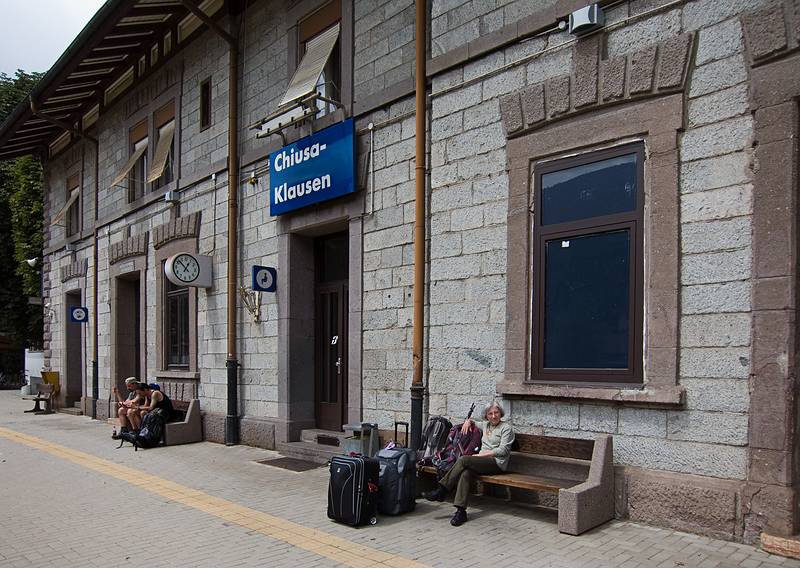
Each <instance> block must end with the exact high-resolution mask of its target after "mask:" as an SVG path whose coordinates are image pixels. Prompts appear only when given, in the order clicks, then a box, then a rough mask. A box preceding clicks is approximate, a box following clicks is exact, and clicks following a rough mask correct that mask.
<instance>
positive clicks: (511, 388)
mask: <svg viewBox="0 0 800 568" xmlns="http://www.w3.org/2000/svg"><path fill="white" fill-rule="evenodd" d="M497 393H498V394H502V395H504V396H509V397H525V398H542V399H554V398H558V399H566V400H596V401H609V402H621V403H637V404H656V405H662V406H681V405H682V404H683V398H684V396H683V395H684V389H683V387H681V386H671V387H667V386H656V385H644V386H643V388H625V387H618V386H615V387H588V386H575V385H543V384H532V383H498V385H497Z"/></svg>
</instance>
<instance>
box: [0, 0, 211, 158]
mask: <svg viewBox="0 0 800 568" xmlns="http://www.w3.org/2000/svg"><path fill="white" fill-rule="evenodd" d="M191 1H192V2H193V3H194V4H196V5H199V7H200V8H201V9H202V10H203V11H204V12H205V13H206V14H207V15H209V16H211V17H219V16H220V15H221V14H222V13H223V12H225V11H224V10H222V9H221V8H222V7H223V6H224V5H225V4H226V0H203V1H201V0H191ZM203 29H204V26H203V25H202V22H201V21H200V19H199V18H197V17H196V16H194V15H192V14H191V13H190V11H189V10H188V9H187V8H186V6H185V3H184V0H106V3H105V4H103V6H102V7H101V8H100V9H99V10H98V11H97V13H96V14H95V15H94V17H93V18H92V19H91V20H90V21H89V23H88V24H86V26H85V27H84V28H83V30H82V31H81V33H80V34H78V36H77V37H76V38H75V39H74V40H73V41H72V43H71V44H70V45H69V47H68V48H67V49H66V51H65V52H64V53H63V54H62V55H61V57H59V58H58V61H56V62H55V64H54V65H53V66H52V67H51V68H50V70H49V71H48V72H47V73H46V74H45V75H44V77H42V79H41V80H40V81H39V83H38V84H37V85H36V87H34V89H33V91H32V92H31V93H30V97H29V98H27V99H25V100H24V101H22V102H21V103H20V104H19V105H17V107H16V108H15V109H14V110H13V111H12V112H11V114H10V115H9V116H8V117H7V118H6V120H5V121H4V122H3V123H2V124H0V160H3V159H7V158H15V157H17V156H23V155H26V154H33V153H39V154H45V155H46V153H47V150H48V148H50V147H51V145H53V144H54V142H56V141H57V140H58V139H59V138H60V137H61V136H62V135H63V134H64V132H65V130H64V126H65V125H68V126H70V127H71V128H72V129H73V130H74V131H81V130H85V129H86V128H88V127H90V126H91V125H92V124H93V123H94V122H95V121H96V120H97V117H98V116H99V114H101V113H102V109H104V108H105V107H106V106H108V105H110V104H112V103H114V102H115V101H117V100H119V98H120V97H121V96H122V95H123V94H125V93H127V92H128V91H129V90H130V89H131V88H132V87H133V86H134V85H135V84H137V83H138V82H139V81H140V80H141V79H143V78H144V77H145V76H147V75H149V74H150V73H151V72H152V71H154V70H156V69H158V68H160V67H161V66H162V65H163V64H164V63H165V62H166V61H167V60H169V59H170V58H171V57H172V56H173V55H174V54H175V53H177V51H178V50H179V49H180V47H182V45H185V44H187V43H189V41H190V40H191V39H193V38H194V37H195V35H197V34H198V33H201V32H202V30H203ZM53 119H54V120H53ZM66 145H68V144H66ZM66 145H63V144H58V145H57V146H56V147H57V148H58V149H61V148H63V147H65V146H66Z"/></svg>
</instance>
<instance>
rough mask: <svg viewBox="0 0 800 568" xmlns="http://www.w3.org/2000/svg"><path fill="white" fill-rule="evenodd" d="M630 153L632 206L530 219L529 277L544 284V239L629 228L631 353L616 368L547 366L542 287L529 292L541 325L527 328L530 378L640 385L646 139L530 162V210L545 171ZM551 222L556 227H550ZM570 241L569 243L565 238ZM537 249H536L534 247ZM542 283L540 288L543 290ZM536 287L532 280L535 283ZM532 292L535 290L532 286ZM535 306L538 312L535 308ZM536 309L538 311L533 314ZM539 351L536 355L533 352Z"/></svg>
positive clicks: (537, 206)
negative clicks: (575, 215)
mask: <svg viewBox="0 0 800 568" xmlns="http://www.w3.org/2000/svg"><path fill="white" fill-rule="evenodd" d="M628 155H634V156H635V157H636V161H635V163H634V170H635V173H634V175H635V179H636V185H637V187H636V191H635V194H634V195H635V201H634V206H633V208H631V209H628V210H625V211H617V212H614V213H601V214H596V215H587V216H585V217H581V218H579V219H567V220H563V219H562V220H556V221H552V222H551V223H550V224H549V227H547V226H543V225H542V224H539V225H538V227H537V225H536V223H535V222H532V223H531V244H532V252H531V268H530V270H531V282H535V278H536V274H537V273H538V274H540V275H541V278H542V280H540V282H542V284H543V283H544V282H545V281H546V279H547V276H546V274H545V272H546V270H545V268H546V263H545V261H544V253H543V251H544V247H545V243H547V242H548V241H551V240H552V239H556V240H560V239H573V238H578V237H579V236H583V237H588V236H590V235H599V234H603V233H604V232H605V231H607V230H608V226H609V225H612V224H613V225H614V226H615V229H614V230H617V231H618V230H621V229H623V228H624V230H626V231H628V234H629V236H630V238H631V243H630V244H629V246H628V249H627V250H628V253H629V254H630V256H629V258H628V262H629V267H632V268H633V274H632V277H631V273H630V272H629V280H628V283H629V285H630V290H629V291H628V294H627V297H628V302H626V304H628V305H629V304H630V303H631V301H633V302H634V304H633V309H632V310H630V311H629V313H628V317H627V323H628V325H629V335H628V341H627V342H626V343H627V346H628V349H629V350H630V351H629V353H630V355H629V357H630V358H627V357H626V359H627V360H628V363H627V364H626V365H625V367H624V368H616V369H599V368H587V369H580V370H578V369H575V370H566V371H565V369H559V368H549V367H545V365H544V362H543V359H544V353H543V349H544V345H545V342H546V340H545V338H544V333H543V332H544V330H545V328H544V327H543V323H544V322H543V320H544V318H545V313H544V310H545V305H544V303H545V297H546V296H547V293H546V292H544V291H543V292H542V293H540V294H538V296H537V294H533V293H532V294H531V296H532V298H531V323H532V325H535V326H537V327H539V328H540V329H541V331H542V333H541V334H539V336H538V337H537V334H534V333H533V332H531V333H530V334H529V341H530V350H531V354H532V355H531V357H532V361H531V368H530V375H529V376H530V377H531V379H530V381H531V382H535V383H550V382H555V383H556V384H564V383H563V381H561V380H560V379H559V377H564V376H567V377H569V378H568V381H569V383H570V384H579V385H581V386H594V385H598V384H599V386H608V385H610V384H614V383H621V384H624V385H626V386H628V387H634V388H638V387H639V385H641V382H642V348H643V345H642V341H641V338H642V331H641V330H642V325H643V324H642V311H641V309H636V308H637V307H639V306H641V302H640V301H638V298H641V296H642V294H643V283H642V271H643V260H644V252H643V250H642V249H643V247H642V246H641V244H640V243H642V241H643V234H644V231H643V218H642V217H643V212H644V206H643V204H644V201H645V199H644V183H643V182H644V175H643V174H644V161H645V160H644V145H643V144H642V143H641V142H634V143H632V144H615V145H612V146H610V147H608V148H604V149H598V150H594V151H588V152H581V153H580V154H576V155H570V156H567V157H564V158H561V159H550V158H546V159H545V160H544V161H540V162H537V163H536V164H531V166H532V167H531V187H532V188H533V189H532V191H531V216H532V217H536V216H537V213H536V212H537V211H541V208H542V204H543V202H544V193H543V192H544V190H543V187H542V184H543V176H544V175H547V174H555V173H559V172H565V171H569V170H575V169H576V168H579V167H583V166H586V165H589V164H596V163H598V162H601V161H606V160H612V159H615V158H620V157H622V156H628ZM554 227H555V228H554ZM567 244H569V243H567ZM537 251H538V252H537ZM543 287H544V286H542V287H541V288H540V290H543ZM533 288H534V289H535V288H536V286H533ZM532 292H533V290H532ZM537 312H538V313H537ZM534 314H536V315H534ZM537 351H538V353H539V357H538V358H537V357H536V356H535V354H536V353H537Z"/></svg>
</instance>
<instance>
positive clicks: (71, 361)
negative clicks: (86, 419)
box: [61, 290, 97, 407]
mask: <svg viewBox="0 0 800 568" xmlns="http://www.w3.org/2000/svg"><path fill="white" fill-rule="evenodd" d="M64 300H65V301H64V303H65V307H66V312H65V314H64V315H65V317H64V321H65V322H66V325H65V337H64V351H65V357H66V361H65V365H64V369H65V370H66V373H65V376H64V384H62V385H61V388H62V390H63V397H64V406H65V407H66V406H73V405H74V404H75V403H76V402H80V400H81V396H82V395H83V341H82V340H83V330H84V327H85V326H86V324H85V323H78V322H74V321H72V318H70V313H71V312H72V308H78V307H80V306H81V291H80V290H75V291H72V292H67V293H66V294H65V298H64ZM90 317H97V316H96V315H95V314H90Z"/></svg>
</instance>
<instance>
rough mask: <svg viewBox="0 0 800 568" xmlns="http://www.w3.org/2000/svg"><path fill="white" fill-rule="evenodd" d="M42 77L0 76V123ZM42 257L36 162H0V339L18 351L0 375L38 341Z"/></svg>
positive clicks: (14, 368)
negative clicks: (36, 301) (36, 300)
mask: <svg viewBox="0 0 800 568" xmlns="http://www.w3.org/2000/svg"><path fill="white" fill-rule="evenodd" d="M40 78H41V74H40V73H26V72H25V71H22V70H18V71H17V72H16V73H15V74H14V76H12V77H10V76H8V75H6V74H5V73H0V123H2V122H4V121H5V120H6V119H7V118H8V116H9V115H10V114H11V113H12V112H13V110H14V108H16V106H17V105H18V104H19V103H20V102H22V101H23V100H24V99H25V97H26V96H27V95H28V93H29V92H30V91H31V89H33V87H34V86H35V85H36V83H37V82H38V81H39V79H40ZM29 258H39V259H41V258H42V167H41V164H40V162H39V159H38V158H36V157H33V156H23V157H20V158H16V159H13V160H4V161H0V282H3V283H4V285H3V286H2V287H0V305H2V306H3V310H2V311H0V335H2V337H3V339H4V340H5V341H6V342H8V341H10V342H11V343H12V345H13V346H14V347H15V348H16V349H15V351H16V356H11V357H8V356H6V357H2V358H0V367H1V369H0V370H4V371H6V372H18V371H19V370H20V365H21V358H20V356H19V354H20V353H21V349H22V348H24V347H26V346H30V345H32V344H33V345H38V344H40V343H41V341H42V314H41V308H40V307H39V306H35V305H31V304H30V303H29V302H28V297H29V296H34V297H35V296H39V295H40V293H41V291H40V286H41V285H40V278H41V275H40V266H37V267H31V266H29V265H28V263H27V262H26V260H27V259H29Z"/></svg>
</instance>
